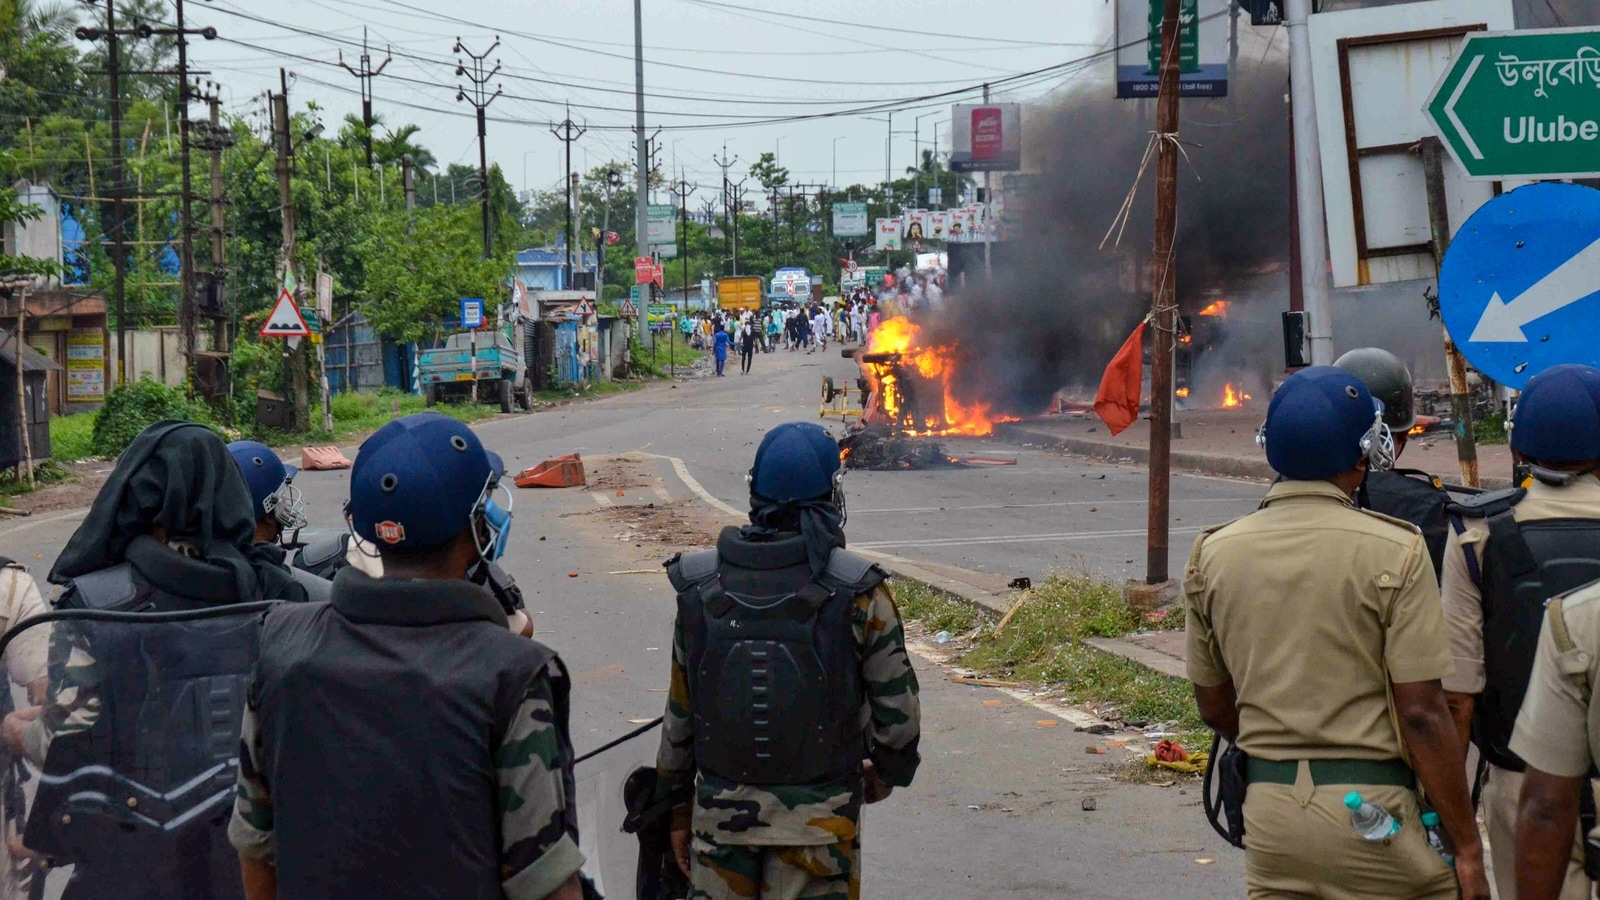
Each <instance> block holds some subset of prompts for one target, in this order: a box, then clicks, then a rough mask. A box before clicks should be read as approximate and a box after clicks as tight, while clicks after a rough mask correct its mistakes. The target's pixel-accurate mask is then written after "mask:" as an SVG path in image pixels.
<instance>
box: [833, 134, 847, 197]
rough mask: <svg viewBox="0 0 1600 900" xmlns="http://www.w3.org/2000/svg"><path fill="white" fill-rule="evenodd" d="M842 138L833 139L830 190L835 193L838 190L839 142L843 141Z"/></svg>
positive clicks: (840, 136) (842, 136)
mask: <svg viewBox="0 0 1600 900" xmlns="http://www.w3.org/2000/svg"><path fill="white" fill-rule="evenodd" d="M844 138H845V136H844V135H842V134H841V135H839V136H838V137H836V138H834V139H833V178H832V189H833V190H835V191H837V190H838V189H839V142H840V141H842V140H844Z"/></svg>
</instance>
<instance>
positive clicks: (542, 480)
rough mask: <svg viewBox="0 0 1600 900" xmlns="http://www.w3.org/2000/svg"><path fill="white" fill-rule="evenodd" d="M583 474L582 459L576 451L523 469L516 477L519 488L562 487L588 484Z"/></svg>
mask: <svg viewBox="0 0 1600 900" xmlns="http://www.w3.org/2000/svg"><path fill="white" fill-rule="evenodd" d="M588 483H589V480H588V479H587V478H586V477H585V476H584V474H583V460H582V459H581V458H580V457H579V456H578V454H576V453H568V454H567V455H566V456H558V457H556V458H555V459H547V460H545V461H544V462H542V463H539V464H538V465H536V466H534V467H533V468H531V469H524V470H522V472H520V473H518V475H517V477H516V485H517V487H519V488H527V487H541V488H564V487H579V486H582V485H585V484H588Z"/></svg>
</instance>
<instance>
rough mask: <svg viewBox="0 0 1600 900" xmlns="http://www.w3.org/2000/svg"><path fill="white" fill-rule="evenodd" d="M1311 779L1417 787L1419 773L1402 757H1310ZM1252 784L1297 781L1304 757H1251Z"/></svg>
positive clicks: (1324, 781) (1322, 783)
mask: <svg viewBox="0 0 1600 900" xmlns="http://www.w3.org/2000/svg"><path fill="white" fill-rule="evenodd" d="M1306 762H1307V763H1308V764H1310V766H1311V781H1312V783H1313V784H1317V785H1328V784H1366V785H1392V786H1394V787H1405V788H1408V787H1413V786H1415V785H1416V782H1417V776H1416V773H1414V772H1412V771H1411V767H1410V766H1408V765H1406V764H1405V763H1404V762H1402V761H1400V760H1398V759H1384V760H1373V759H1308V760H1306ZM1246 771H1248V772H1249V773H1250V783H1251V784H1294V783H1295V782H1296V781H1297V780H1298V779H1299V776H1300V760H1297V759H1286V760H1274V759H1259V758H1257V757H1254V756H1252V757H1250V762H1249V766H1248V768H1247V770H1246Z"/></svg>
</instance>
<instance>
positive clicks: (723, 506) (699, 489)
mask: <svg viewBox="0 0 1600 900" xmlns="http://www.w3.org/2000/svg"><path fill="white" fill-rule="evenodd" d="M630 455H631V456H644V457H648V458H650V459H664V460H666V461H667V462H670V463H672V471H674V472H676V473H678V480H679V481H682V482H683V486H684V487H686V488H688V489H689V490H691V491H693V492H694V494H695V496H697V497H699V498H700V499H701V500H704V501H705V502H706V503H707V504H709V505H710V506H712V507H713V508H715V509H718V510H721V511H722V512H725V513H727V514H728V515H730V516H732V517H734V518H735V519H740V520H743V519H744V518H745V514H744V513H742V512H740V511H739V510H737V509H734V508H733V507H732V506H730V505H728V504H727V503H724V502H722V501H721V500H719V499H717V497H716V496H715V495H713V494H712V493H711V492H710V491H708V490H706V489H705V487H704V486H703V485H701V484H700V482H699V481H697V480H696V479H695V477H694V476H693V475H690V474H689V467H688V466H687V465H686V464H684V461H683V460H681V459H679V458H677V457H676V456H663V455H661V454H659V453H638V452H635V453H632V454H630Z"/></svg>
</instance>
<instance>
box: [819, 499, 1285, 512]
mask: <svg viewBox="0 0 1600 900" xmlns="http://www.w3.org/2000/svg"><path fill="white" fill-rule="evenodd" d="M1259 499H1260V498H1258V497H1205V498H1178V497H1174V498H1173V501H1172V502H1173V503H1256V502H1258V501H1259ZM1149 502H1150V501H1148V500H1061V501H1057V502H1054V503H983V504H979V505H976V506H904V507H900V508H898V509H856V508H855V507H851V508H850V515H852V516H870V515H873V514H877V513H928V512H968V511H971V510H983V509H1055V508H1058V507H1063V506H1119V505H1126V506H1144V505H1147V504H1148V503H1149Z"/></svg>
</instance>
